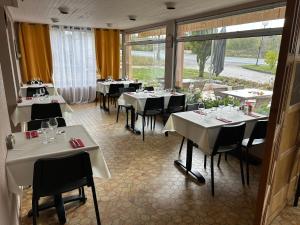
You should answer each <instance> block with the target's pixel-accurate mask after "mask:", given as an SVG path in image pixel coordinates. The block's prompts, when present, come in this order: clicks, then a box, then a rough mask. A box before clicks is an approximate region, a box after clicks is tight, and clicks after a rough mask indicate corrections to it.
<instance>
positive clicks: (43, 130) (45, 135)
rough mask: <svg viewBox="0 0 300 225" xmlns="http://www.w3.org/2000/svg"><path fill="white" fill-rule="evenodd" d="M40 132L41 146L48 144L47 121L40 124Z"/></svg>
mask: <svg viewBox="0 0 300 225" xmlns="http://www.w3.org/2000/svg"><path fill="white" fill-rule="evenodd" d="M41 130H42V133H43V144H48V135H47V133H48V130H49V122H48V121H42V123H41Z"/></svg>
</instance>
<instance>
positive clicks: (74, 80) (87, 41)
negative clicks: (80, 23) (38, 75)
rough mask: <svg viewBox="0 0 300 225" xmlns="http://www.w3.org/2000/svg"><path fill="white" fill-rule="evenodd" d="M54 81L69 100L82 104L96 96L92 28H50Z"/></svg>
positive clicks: (59, 90)
mask: <svg viewBox="0 0 300 225" xmlns="http://www.w3.org/2000/svg"><path fill="white" fill-rule="evenodd" d="M50 38H51V49H52V61H53V80H54V84H55V87H56V88H57V89H58V92H59V93H60V94H61V95H62V96H63V97H64V99H65V100H66V101H67V102H68V103H85V102H91V101H94V100H95V97H96V81H95V80H96V55H95V40H94V38H95V37H94V31H93V30H92V29H89V28H77V27H62V26H59V27H58V26H55V27H51V28H50Z"/></svg>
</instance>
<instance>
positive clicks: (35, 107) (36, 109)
mask: <svg viewBox="0 0 300 225" xmlns="http://www.w3.org/2000/svg"><path fill="white" fill-rule="evenodd" d="M52 117H62V113H61V109H60V105H59V103H48V104H32V106H31V120H36V119H48V118H52Z"/></svg>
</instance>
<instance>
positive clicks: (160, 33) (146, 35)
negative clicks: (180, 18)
mask: <svg viewBox="0 0 300 225" xmlns="http://www.w3.org/2000/svg"><path fill="white" fill-rule="evenodd" d="M126 38H127V40H126V41H127V42H136V41H149V40H164V39H165V38H166V28H165V27H162V28H158V29H154V30H147V31H143V32H138V33H133V34H128V35H126Z"/></svg>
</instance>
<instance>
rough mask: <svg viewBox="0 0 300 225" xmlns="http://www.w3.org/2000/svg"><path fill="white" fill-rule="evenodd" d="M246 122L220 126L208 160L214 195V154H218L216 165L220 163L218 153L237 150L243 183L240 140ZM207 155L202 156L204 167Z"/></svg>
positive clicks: (213, 193) (243, 181)
mask: <svg viewBox="0 0 300 225" xmlns="http://www.w3.org/2000/svg"><path fill="white" fill-rule="evenodd" d="M245 128H246V123H245V122H243V123H239V124H236V125H224V126H222V127H221V129H220V131H219V134H218V136H217V139H216V142H215V144H214V147H213V151H212V154H211V156H210V157H211V161H210V169H211V194H212V196H214V195H215V186H214V156H216V155H219V160H218V166H219V164H220V155H221V154H222V153H227V152H231V151H237V152H239V154H240V169H241V178H242V183H243V185H244V184H245V178H244V169H243V159H242V141H243V137H244V133H245ZM206 161H207V155H205V156H204V168H205V169H206Z"/></svg>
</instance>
